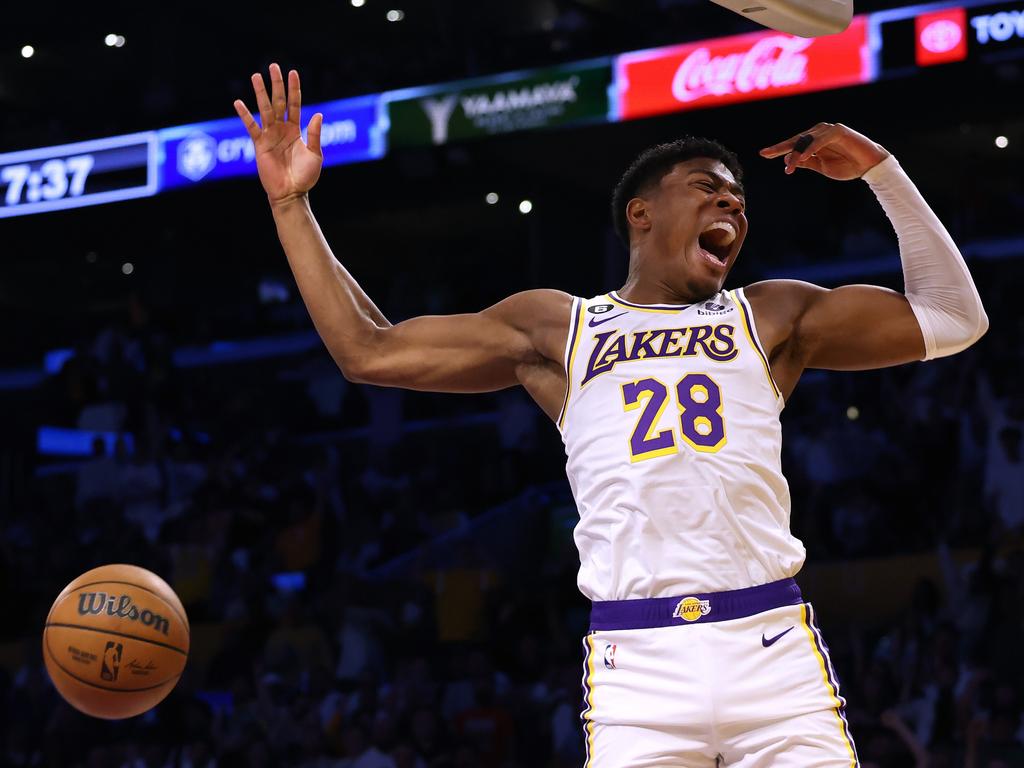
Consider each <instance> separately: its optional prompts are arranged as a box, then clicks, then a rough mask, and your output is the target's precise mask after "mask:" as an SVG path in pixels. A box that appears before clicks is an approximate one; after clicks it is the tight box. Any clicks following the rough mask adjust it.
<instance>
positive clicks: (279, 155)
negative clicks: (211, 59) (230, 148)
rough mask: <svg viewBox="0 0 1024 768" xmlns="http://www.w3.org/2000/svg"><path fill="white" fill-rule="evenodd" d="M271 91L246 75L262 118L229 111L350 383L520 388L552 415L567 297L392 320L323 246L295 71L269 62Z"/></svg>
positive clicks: (560, 383) (542, 296) (315, 125)
mask: <svg viewBox="0 0 1024 768" xmlns="http://www.w3.org/2000/svg"><path fill="white" fill-rule="evenodd" d="M270 77H271V96H270V97H268V95H267V92H266V88H265V86H264V83H263V78H262V76H261V75H259V74H255V75H253V77H252V82H253V88H254V90H255V93H256V102H257V104H258V106H259V111H260V118H261V123H262V126H261V125H260V124H258V123H257V122H256V121H255V120H254V119H253V117H252V115H251V114H250V113H249V110H248V109H247V108H246V107H245V104H244V103H243V102H241V101H236V102H235V110H236V111H237V112H238V115H239V117H240V118H241V119H242V121H243V122H244V123H245V126H246V129H247V130H248V132H249V135H250V136H251V137H252V140H253V143H254V145H255V147H256V164H257V168H258V169H259V175H260V182H261V183H262V184H263V187H264V189H265V190H266V192H267V197H268V199H269V201H270V206H271V210H272V211H273V214H274V222H275V224H276V225H277V233H278V237H279V238H280V240H281V245H282V246H283V247H284V251H285V254H286V255H287V257H288V264H289V266H290V267H291V269H292V273H293V274H294V275H295V280H296V282H297V284H298V286H299V291H300V293H301V294H302V298H303V301H304V302H305V304H306V308H307V309H308V310H309V314H310V316H311V317H312V319H313V324H314V325H315V326H316V329H317V332H318V333H319V334H320V336H321V338H322V339H323V340H324V343H325V344H326V345H327V349H328V350H329V351H330V353H331V356H332V357H333V358H334V360H335V362H336V363H337V364H338V367H339V368H341V371H342V373H343V374H344V375H345V377H346V378H348V379H350V380H351V381H356V382H365V383H371V384H379V385H384V386H395V387H405V388H408V389H421V390H430V391H436V392H485V391H492V390H497V389H503V388H505V387H509V386H513V385H515V384H523V385H524V386H526V388H527V390H528V391H529V392H530V394H531V395H532V396H533V397H534V399H536V400H537V401H538V403H539V404H540V405H541V407H542V408H544V410H545V411H546V412H547V413H548V414H549V415H551V416H552V417H554V416H555V415H557V411H558V408H559V406H560V404H561V401H562V397H563V395H564V387H565V376H564V372H563V370H562V358H561V355H562V350H563V349H564V345H565V340H566V336H567V334H568V327H569V313H570V308H571V304H572V299H571V297H570V296H568V295H567V294H564V293H561V292H558V291H526V292H524V293H520V294H516V295H515V296H512V297H510V298H508V299H505V300H504V301H502V302H500V303H498V304H496V305H495V306H493V307H491V308H489V309H486V310H484V311H482V312H478V313H474V314H465V315H451V316H443V317H442V316H433V317H418V318H414V319H412V320H407V321H405V322H403V323H399V324H398V325H392V324H391V323H390V322H388V320H387V318H385V317H384V315H383V314H382V313H381V312H380V310H379V309H378V308H377V307H376V305H375V304H374V303H373V301H371V300H370V298H369V296H367V295H366V293H364V292H363V290H362V288H360V286H359V284H358V283H357V282H356V280H355V279H354V278H353V277H352V275H351V274H350V273H349V272H348V270H347V269H345V267H344V266H342V264H341V263H340V262H339V261H338V260H337V259H336V258H335V256H334V254H333V253H332V252H331V248H330V246H329V245H328V243H327V241H326V239H325V238H324V236H323V233H322V232H321V231H320V227H319V225H318V224H317V221H316V219H315V217H314V216H313V211H312V209H311V207H310V203H309V197H308V192H309V190H310V189H312V187H313V186H314V185H315V184H316V182H317V179H318V178H319V176H320V168H321V164H322V160H323V156H322V153H321V150H320V127H321V123H322V120H323V118H322V115H320V114H319V113H317V114H316V115H314V116H313V118H312V119H311V120H310V123H309V128H308V139H309V141H308V144H306V143H305V142H303V141H302V135H301V131H300V109H301V95H300V90H299V87H300V86H299V75H298V73H297V72H295V71H294V70H293V71H291V72H290V73H289V75H288V88H287V94H286V89H285V84H284V79H283V77H282V74H281V70H280V68H279V67H278V66H277V65H276V64H272V65H271V67H270Z"/></svg>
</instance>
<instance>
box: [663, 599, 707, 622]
mask: <svg viewBox="0 0 1024 768" xmlns="http://www.w3.org/2000/svg"><path fill="white" fill-rule="evenodd" d="M709 613H711V601H710V600H699V599H697V598H696V597H684V598H683V599H682V600H680V601H679V602H678V603H677V604H676V609H675V611H673V612H672V616H673V617H678V618H680V619H683V620H684V621H696V620H697V619H699V618H700V617H701V616H707V615H708V614H709Z"/></svg>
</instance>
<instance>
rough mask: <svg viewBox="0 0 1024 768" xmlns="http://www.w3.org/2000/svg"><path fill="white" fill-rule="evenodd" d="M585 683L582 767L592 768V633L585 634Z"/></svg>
mask: <svg viewBox="0 0 1024 768" xmlns="http://www.w3.org/2000/svg"><path fill="white" fill-rule="evenodd" d="M586 675H587V676H586V678H585V683H584V684H585V685H586V688H587V699H586V701H587V711H586V712H584V713H583V719H584V720H585V721H586V725H585V726H584V728H585V730H586V732H587V762H586V763H584V764H583V768H593V765H594V762H593V761H594V719H593V711H594V635H593V634H588V635H587V663H586Z"/></svg>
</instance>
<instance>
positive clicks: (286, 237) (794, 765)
mask: <svg viewBox="0 0 1024 768" xmlns="http://www.w3.org/2000/svg"><path fill="white" fill-rule="evenodd" d="M270 77H271V84H272V87H271V94H270V95H269V96H268V94H267V92H266V89H265V86H264V83H263V79H262V77H261V76H260V75H259V74H255V75H253V77H252V82H253V87H254V89H255V92H256V102H257V104H258V105H259V111H260V117H261V123H262V127H260V125H258V124H257V123H256V121H255V120H254V119H253V117H252V115H251V114H250V113H249V111H248V110H247V109H246V107H245V105H244V104H243V103H242V102H241V101H236V102H235V109H236V110H237V112H238V114H239V116H240V117H241V119H242V121H243V122H244V123H245V125H246V128H247V129H248V131H249V135H250V136H251V137H252V139H253V142H255V146H256V162H257V165H258V169H259V176H260V181H261V182H262V184H263V187H264V189H265V190H266V192H267V196H268V198H269V202H270V207H271V210H272V212H273V215H274V221H275V223H276V225H277V232H278V236H279V237H280V240H281V244H282V245H283V246H284V251H285V253H286V254H287V257H288V262H289V264H290V266H291V269H292V271H293V272H294V274H295V279H296V281H297V283H298V285H299V289H300V291H301V293H302V297H303V299H304V301H305V303H306V306H307V308H308V309H309V313H310V315H311V316H312V318H313V322H314V323H315V325H316V328H317V331H318V332H319V333H320V336H321V337H322V338H323V340H324V343H325V344H326V345H327V348H328V349H329V350H330V353H331V355H332V356H333V358H334V360H335V361H336V362H337V364H338V366H339V367H340V368H341V370H342V372H343V373H344V375H345V376H346V378H348V379H349V380H351V381H355V382H366V383H372V384H377V385H384V386H395V387H406V388H409V389H418V390H427V391H435V392H488V391H493V390H498V389H502V388H504V387H510V386H513V385H516V384H520V385H522V386H523V387H525V388H526V391H527V392H529V394H530V396H531V397H533V399H534V400H535V401H536V402H537V404H538V405H539V406H540V407H541V408H542V409H543V410H544V412H545V413H547V415H548V416H549V417H550V418H551V420H552V421H553V422H554V423H555V424H556V425H557V426H558V428H559V430H560V431H561V434H562V438H563V440H564V442H565V447H566V453H567V455H568V463H567V471H568V475H569V482H570V485H571V486H572V491H573V493H574V495H575V498H576V502H577V505H578V507H579V512H580V522H579V524H578V525H577V526H576V529H575V533H574V537H575V540H576V544H577V546H578V548H579V552H580V559H581V568H580V571H579V579H578V584H579V588H580V589H581V591H582V592H583V594H585V595H586V596H587V597H588V598H590V600H591V601H592V602H593V608H592V614H591V628H590V632H589V633H588V634H587V636H586V638H585V640H584V646H585V652H586V670H585V673H584V688H585V696H586V709H585V711H584V712H583V720H584V722H585V730H586V741H587V766H596V768H648V767H653V766H673V767H685V768H705V767H706V768H713V766H716V765H720V766H730V767H732V766H735V767H736V768H739V767H742V768H754V767H755V766H772V767H773V768H790V767H791V768H811V767H812V766H837V767H838V766H856V765H857V764H858V763H857V755H856V749H855V747H854V744H853V741H852V739H851V738H850V734H849V729H848V727H847V723H846V719H845V717H844V714H843V712H844V700H843V699H842V697H841V696H840V694H839V687H838V683H837V681H836V676H835V671H834V670H833V668H832V665H831V663H830V661H829V657H828V649H827V648H826V646H825V643H824V641H823V640H822V637H821V633H820V631H819V629H818V626H817V624H816V622H815V617H814V610H813V609H812V607H811V605H810V604H809V603H806V602H804V601H803V600H802V598H801V596H800V590H799V589H798V587H797V585H796V583H795V582H794V581H793V576H794V575H795V574H796V573H797V571H799V570H800V567H801V565H802V564H803V561H804V548H803V545H802V544H801V543H800V542H799V541H798V540H797V539H796V538H794V537H793V536H792V535H791V534H790V531H789V512H790V498H789V491H788V487H787V484H786V480H785V478H784V477H783V476H782V473H781V469H780V441H781V428H780V425H779V414H780V412H781V410H782V408H783V405H784V403H785V399H786V398H787V397H788V396H789V395H790V393H792V391H793V388H794V387H795V386H796V383H797V381H798V379H799V378H800V375H801V373H802V372H803V371H804V370H805V369H807V368H826V369H831V370H861V369H869V368H881V367H884V366H890V365H899V364H902V363H909V362H912V361H915V360H929V359H932V358H935V357H940V356H943V355H950V354H953V353H955V352H959V351H960V350H963V349H965V348H966V347H968V346H970V345H971V344H972V343H974V342H975V341H976V340H977V339H978V338H979V337H980V336H981V335H982V334H983V333H984V332H985V330H986V329H987V326H988V320H987V317H986V315H985V311H984V309H983V308H982V305H981V301H980V299H979V297H978V293H977V291H976V290H975V287H974V284H973V282H972V280H971V277H970V273H969V272H968V270H967V266H966V265H965V264H964V261H963V259H962V257H961V256H960V254H959V252H958V250H957V248H956V246H955V245H954V243H953V241H952V240H951V239H950V237H949V235H948V234H947V233H946V230H945V229H944V228H943V226H942V224H941V223H940V222H939V220H938V219H937V218H936V217H935V215H934V214H933V213H932V211H931V210H930V209H929V207H928V205H927V204H926V203H925V201H924V199H923V198H922V197H921V195H920V194H919V192H918V191H917V189H916V188H915V186H914V185H913V183H912V182H911V181H910V179H908V178H907V176H906V175H905V174H904V172H903V171H902V170H901V168H900V166H899V164H898V163H897V162H896V160H895V158H893V157H892V156H891V155H890V154H889V153H888V152H887V151H886V150H885V149H884V148H882V147H881V146H880V145H878V144H876V143H875V142H874V141H871V140H870V139H868V138H867V137H865V136H863V135H861V134H859V133H857V132H855V131H853V130H851V129H850V128H847V127H846V126H843V125H833V124H829V123H820V124H818V125H817V126H815V127H814V128H812V129H810V130H809V131H807V133H806V134H805V136H804V137H794V138H792V139H789V140H787V141H784V142H782V143H780V144H776V145H774V146H772V147H768V148H766V149H764V150H762V151H761V154H762V156H764V157H766V158H779V157H781V158H784V159H785V170H786V173H793V172H794V171H795V170H796V169H798V168H809V169H811V170H814V171H817V172H818V173H821V174H822V175H824V176H827V177H829V178H832V179H838V180H848V179H858V178H863V179H864V180H865V181H866V182H867V183H868V184H869V185H870V187H871V189H872V191H873V192H874V193H875V195H876V196H877V197H878V199H879V201H880V202H881V204H882V207H883V208H884V210H885V212H886V214H887V215H888V217H889V219H890V220H891V221H892V223H893V226H894V227H895V230H896V234H897V235H898V238H899V245H900V257H901V259H902V262H903V271H904V278H905V288H906V290H905V293H903V294H901V293H897V292H895V291H891V290H887V289H885V288H879V287H875V286H870V285H850V286H844V287H841V288H837V289H834V290H827V289H824V288H819V287H818V286H815V285H810V284H807V283H803V282H798V281H793V280H769V281H765V282H761V283H756V284H754V285H750V286H748V287H746V288H735V289H733V290H724V289H723V284H724V283H725V280H726V277H727V276H728V274H729V270H730V269H731V268H732V266H733V264H735V262H736V259H737V258H738V256H739V253H740V249H741V247H742V245H743V241H744V239H745V238H746V235H747V219H746V216H745V213H744V209H745V202H744V195H743V187H742V185H741V170H740V166H739V163H738V162H737V159H736V157H735V155H733V154H732V153H731V152H729V151H728V150H726V149H725V148H723V147H722V146H721V145H719V144H717V143H715V142H711V141H706V140H699V139H689V138H688V139H683V140H680V141H676V142H674V143H671V144H665V145H660V146H657V147H654V148H652V149H649V150H647V151H646V152H644V153H643V154H641V155H640V157H639V158H638V159H637V160H636V162H634V164H633V165H632V166H631V167H630V168H629V169H628V170H627V171H626V173H625V175H624V176H623V177H622V180H621V181H620V182H619V185H618V187H617V188H616V190H615V194H614V210H613V215H614V220H615V226H616V228H617V230H618V231H619V234H620V235H621V236H622V237H623V238H624V240H625V241H626V242H627V243H628V245H629V253H630V263H629V276H628V278H627V279H626V283H625V285H623V286H622V287H621V288H619V289H618V290H617V291H610V292H609V293H606V294H603V295H600V296H595V297H592V298H579V297H573V296H570V295H568V294H565V293H561V292H559V291H554V290H533V291H525V292H523V293H519V294H516V295H514V296H511V297H509V298H507V299H505V300H504V301H501V302H499V303H498V304H496V305H495V306H493V307H490V308H488V309H485V310H483V311H482V312H478V313H475V314H464V315H453V316H447V317H418V318H414V319H412V320H407V321H405V322H402V323H399V324H398V325H392V324H391V323H389V322H388V320H387V318H385V317H384V315H383V314H381V312H380V310H378V309H377V307H376V306H375V305H374V303H373V301H371V299H370V298H369V297H368V296H367V295H366V294H365V293H364V292H363V291H362V289H361V288H360V287H359V285H358V283H357V282H356V281H355V279H354V278H353V277H352V276H351V275H350V274H349V273H348V271H347V270H346V269H345V267H344V266H342V265H341V263H339V262H338V260H337V259H336V258H335V257H334V254H333V253H332V252H331V249H330V247H329V246H328V244H327V242H326V241H325V240H324V237H323V235H322V234H321V232H320V229H319V228H318V226H317V222H316V219H315V218H314V217H313V213H312V210H311V208H310V203H309V198H308V193H309V190H310V189H312V187H313V186H314V184H316V181H317V179H318V177H319V175H320V167H321V160H322V156H321V151H320V130H321V124H322V116H321V115H320V114H317V115H314V116H313V118H312V120H311V121H310V123H309V127H308V144H307V143H304V142H303V141H302V138H301V135H300V131H299V127H300V116H299V111H300V93H299V76H298V73H296V72H294V71H292V72H290V73H289V75H288V78H289V81H288V87H287V89H286V87H285V83H284V79H283V77H282V74H281V70H280V68H279V67H278V66H277V65H276V64H274V65H271V67H270ZM797 146H799V149H797V148H796V147H797Z"/></svg>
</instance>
